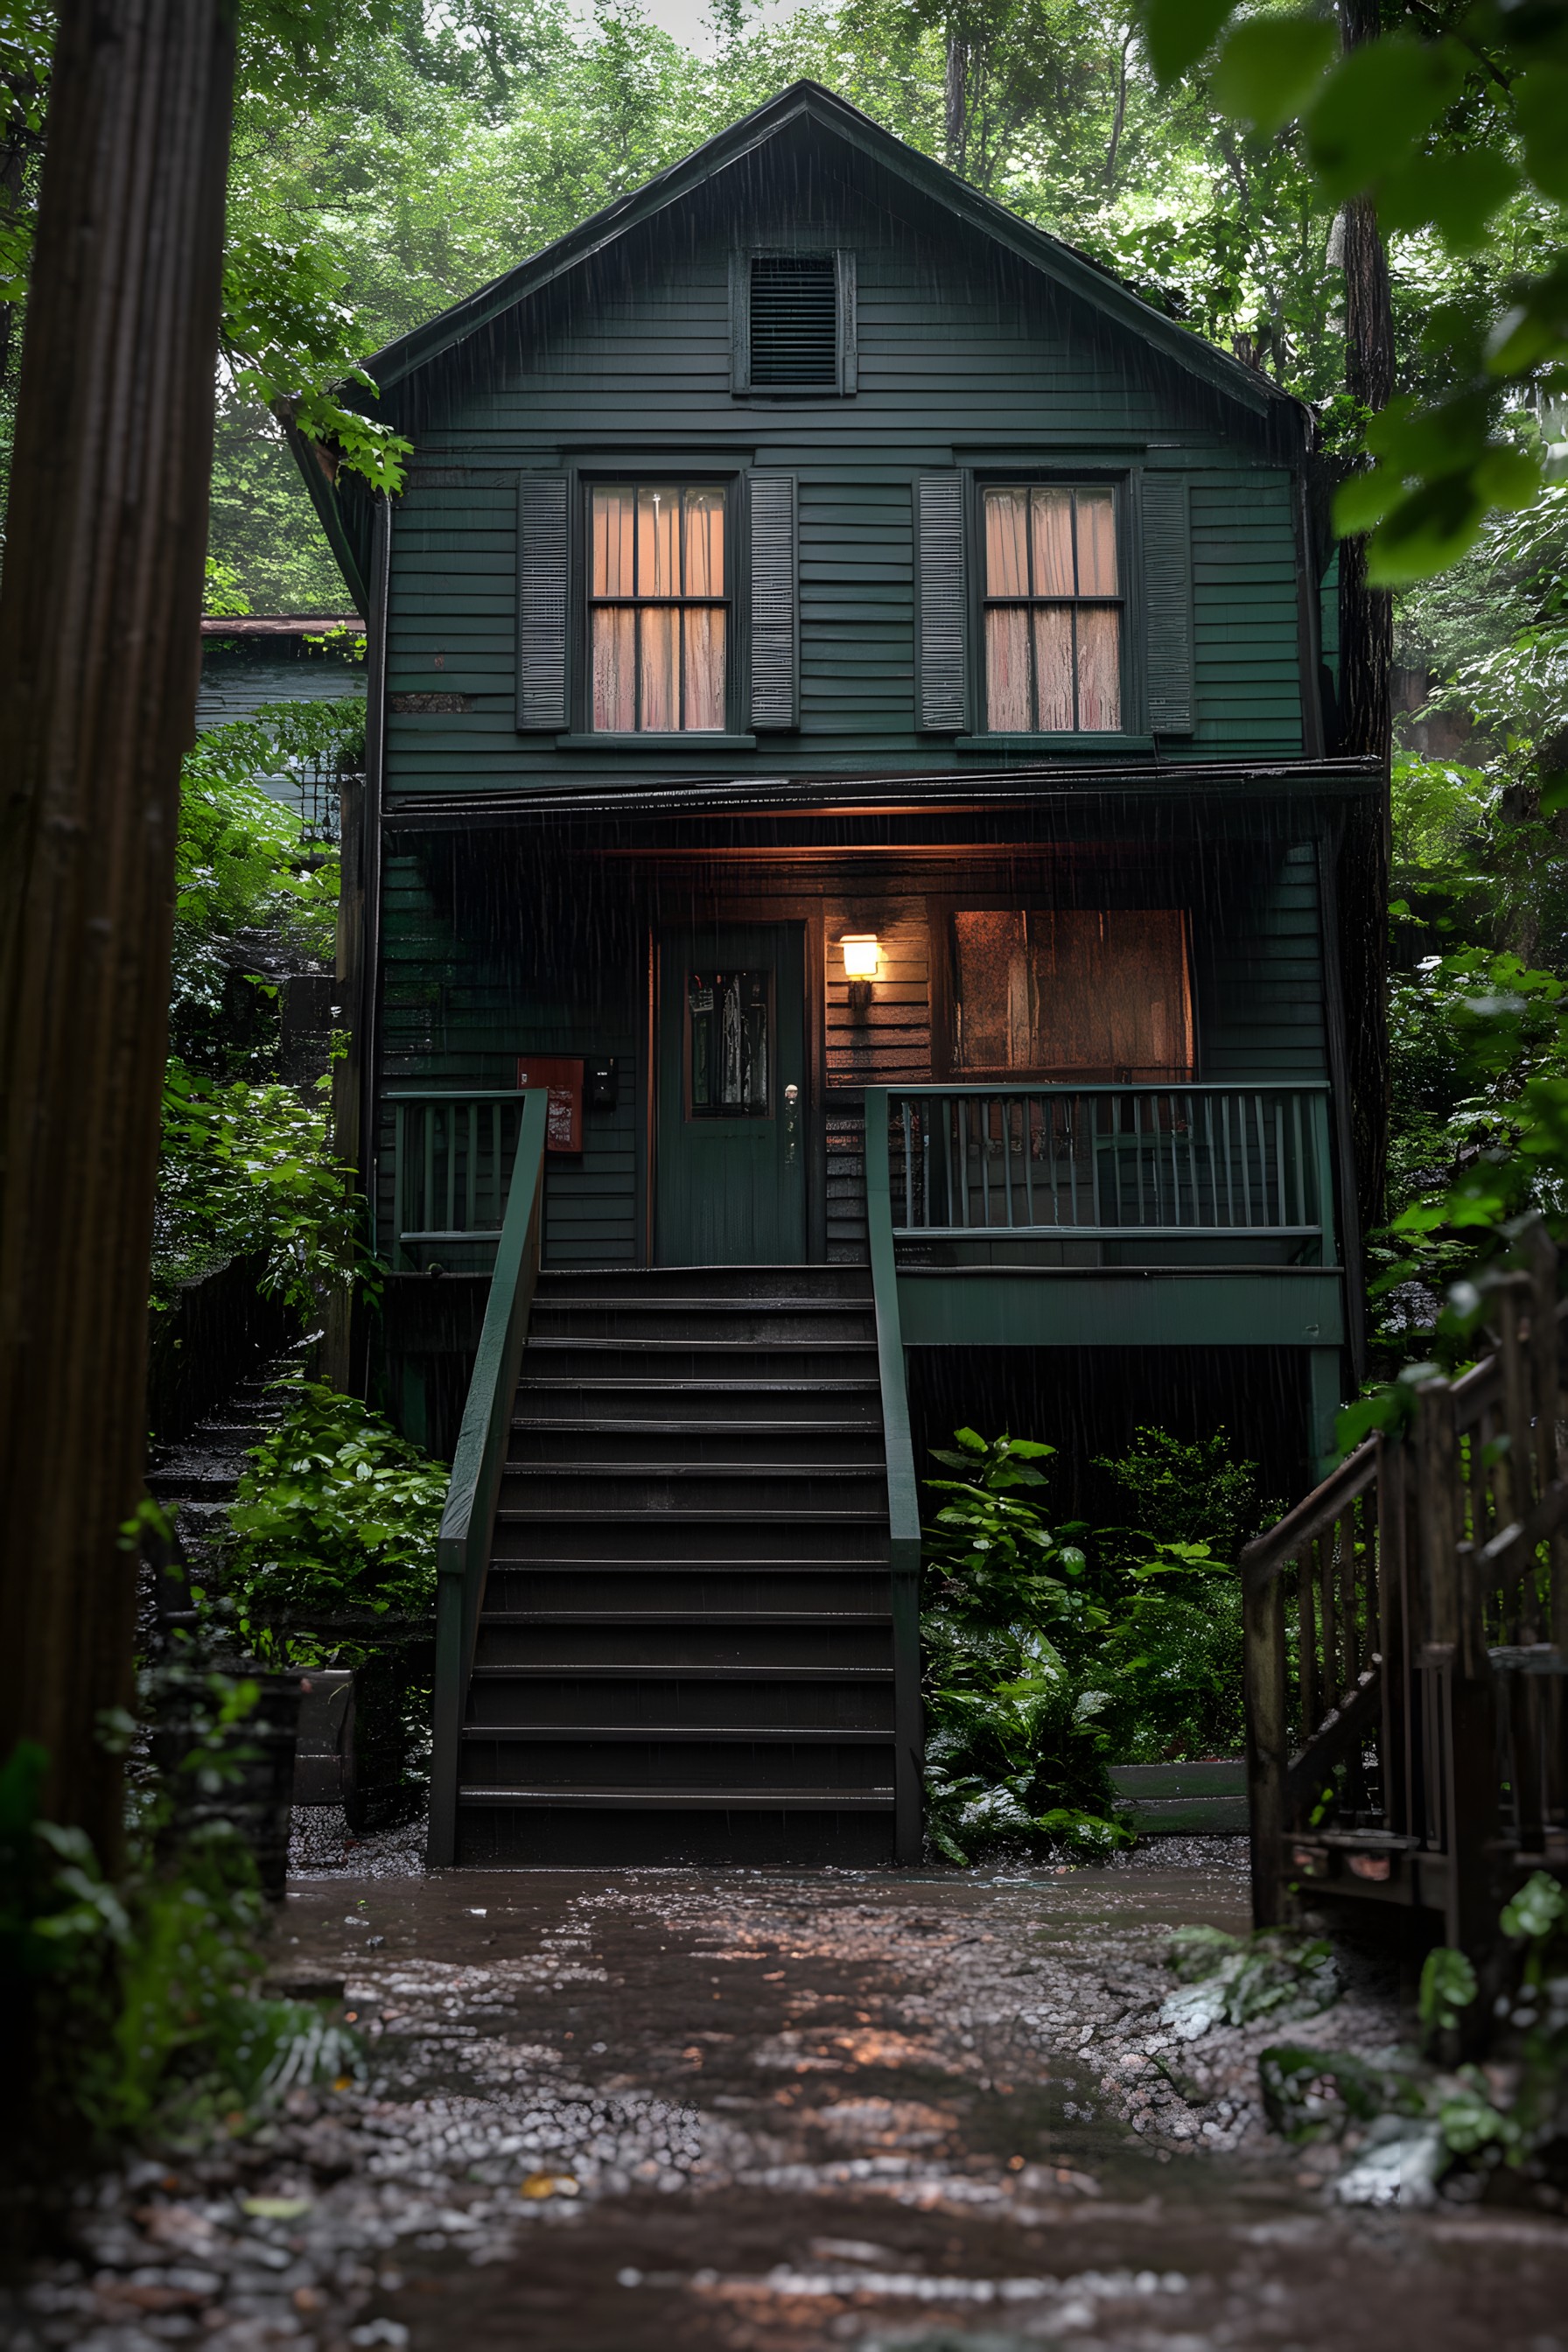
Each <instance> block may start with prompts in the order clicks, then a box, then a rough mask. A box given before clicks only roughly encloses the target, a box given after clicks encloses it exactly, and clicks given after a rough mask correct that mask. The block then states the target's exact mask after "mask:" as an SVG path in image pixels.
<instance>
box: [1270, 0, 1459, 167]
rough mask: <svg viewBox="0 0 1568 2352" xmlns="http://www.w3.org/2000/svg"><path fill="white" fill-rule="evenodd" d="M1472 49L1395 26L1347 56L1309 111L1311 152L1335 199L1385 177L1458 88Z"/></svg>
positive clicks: (1413, 145) (1420, 137)
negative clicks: (1421, 38) (1424, 38)
mask: <svg viewBox="0 0 1568 2352" xmlns="http://www.w3.org/2000/svg"><path fill="white" fill-rule="evenodd" d="M1466 70H1467V67H1466V58H1465V53H1464V51H1463V50H1462V49H1461V48H1460V47H1458V43H1457V42H1454V41H1450V40H1447V39H1444V40H1440V41H1431V42H1427V41H1418V40H1416V39H1415V37H1413V36H1412V35H1410V34H1406V33H1391V34H1385V35H1384V36H1383V37H1381V38H1380V39H1378V40H1375V41H1368V42H1367V43H1365V44H1364V46H1363V47H1360V48H1356V49H1352V51H1351V53H1350V55H1349V56H1348V57H1346V58H1342V60H1341V62H1340V63H1339V64H1338V65H1337V66H1336V67H1335V68H1334V70H1333V72H1332V73H1331V75H1330V76H1329V79H1328V80H1327V82H1326V83H1325V84H1324V87H1323V92H1322V95H1321V98H1320V99H1319V100H1318V102H1317V104H1316V105H1315V106H1314V107H1313V108H1312V110H1311V112H1310V115H1309V116H1308V118H1307V152H1308V156H1309V159H1310V162H1311V164H1312V166H1313V169H1314V171H1315V172H1316V173H1317V176H1318V181H1319V184H1320V186H1321V189H1322V192H1323V194H1324V195H1325V196H1327V198H1328V199H1329V201H1330V202H1331V204H1342V203H1344V201H1345V199H1346V198H1347V197H1349V196H1353V195H1355V194H1358V193H1360V191H1362V190H1363V189H1365V188H1371V187H1374V186H1376V185H1378V184H1380V183H1381V182H1382V181H1383V180H1384V178H1385V177H1386V176H1387V174H1388V173H1390V172H1391V171H1393V170H1394V169H1396V168H1397V166H1398V165H1399V164H1401V163H1404V162H1405V160H1406V158H1407V157H1408V156H1410V155H1411V154H1412V153H1413V152H1414V151H1415V146H1416V143H1417V142H1418V141H1419V140H1420V139H1422V138H1423V137H1424V136H1425V134H1426V132H1427V131H1429V130H1430V129H1431V128H1432V125H1433V124H1434V122H1435V121H1436V119H1437V117H1438V115H1439V114H1441V113H1442V112H1443V110H1444V109H1445V108H1446V107H1447V106H1449V105H1450V104H1451V103H1452V102H1453V100H1455V99H1456V98H1457V97H1458V94H1459V91H1460V90H1461V89H1463V87H1464V82H1465V74H1466Z"/></svg>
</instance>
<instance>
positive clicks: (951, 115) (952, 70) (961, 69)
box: [942, 26, 970, 176]
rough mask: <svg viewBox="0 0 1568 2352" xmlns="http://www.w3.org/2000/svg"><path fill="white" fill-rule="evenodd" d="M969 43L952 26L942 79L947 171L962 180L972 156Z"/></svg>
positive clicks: (949, 31) (949, 32) (949, 30)
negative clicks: (960, 177) (970, 153)
mask: <svg viewBox="0 0 1568 2352" xmlns="http://www.w3.org/2000/svg"><path fill="white" fill-rule="evenodd" d="M969 62H970V47H969V43H968V42H967V41H966V40H964V39H963V36H962V35H961V34H960V33H958V32H957V31H956V30H955V29H953V28H952V26H950V27H949V29H948V36H947V64H946V70H945V72H944V74H943V77H942V111H943V116H944V121H943V132H944V145H945V148H946V163H947V168H948V170H949V171H950V172H957V173H959V174H960V175H961V176H962V174H963V168H964V165H965V163H966V162H967V161H968V154H969Z"/></svg>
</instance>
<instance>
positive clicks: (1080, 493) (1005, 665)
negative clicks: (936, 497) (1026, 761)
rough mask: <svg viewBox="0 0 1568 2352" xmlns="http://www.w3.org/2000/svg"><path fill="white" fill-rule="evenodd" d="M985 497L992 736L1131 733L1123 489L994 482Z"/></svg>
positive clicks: (985, 611) (987, 715) (985, 490)
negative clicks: (1125, 687)
mask: <svg viewBox="0 0 1568 2352" xmlns="http://www.w3.org/2000/svg"><path fill="white" fill-rule="evenodd" d="M980 500H981V530H980V540H981V566H982V572H981V580H982V591H981V601H982V609H983V614H984V664H985V706H984V707H985V729H986V731H987V733H989V734H993V735H1056V734H1062V735H1097V734H1106V733H1115V732H1119V731H1120V730H1121V728H1122V726H1123V723H1124V722H1123V719H1122V632H1123V623H1122V604H1123V599H1122V591H1121V566H1120V561H1119V558H1118V553H1117V544H1116V541H1117V514H1116V493H1115V492H1114V490H1112V489H1109V488H1101V489H1090V488H1068V487H1067V486H1066V485H1063V484H1058V483H1048V484H1047V483H1039V482H1037V483H1030V484H1023V485H1017V486H1014V485H985V486H984V487H983V488H982V489H981V493H980Z"/></svg>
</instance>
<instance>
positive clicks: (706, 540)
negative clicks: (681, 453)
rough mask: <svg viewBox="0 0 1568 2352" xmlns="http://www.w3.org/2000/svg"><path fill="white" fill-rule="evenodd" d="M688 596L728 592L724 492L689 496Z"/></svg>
mask: <svg viewBox="0 0 1568 2352" xmlns="http://www.w3.org/2000/svg"><path fill="white" fill-rule="evenodd" d="M685 593H686V594H687V595H688V596H721V595H722V594H723V593H724V493H723V491H722V490H688V491H687V493H686V588H685Z"/></svg>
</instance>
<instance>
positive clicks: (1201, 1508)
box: [1093, 1427, 1258, 1561]
mask: <svg viewBox="0 0 1568 2352" xmlns="http://www.w3.org/2000/svg"><path fill="white" fill-rule="evenodd" d="M1093 1466H1094V1467H1095V1469H1097V1470H1099V1471H1101V1472H1103V1473H1104V1475H1105V1476H1106V1478H1107V1479H1108V1480H1109V1482H1110V1486H1111V1489H1112V1491H1113V1494H1114V1496H1115V1499H1116V1503H1117V1504H1118V1505H1119V1506H1120V1507H1121V1510H1122V1511H1124V1512H1125V1514H1126V1517H1127V1520H1128V1523H1129V1528H1130V1529H1135V1530H1136V1531H1137V1532H1136V1538H1135V1540H1136V1543H1137V1545H1138V1546H1139V1548H1140V1549H1142V1547H1144V1546H1146V1545H1147V1544H1148V1543H1150V1542H1152V1543H1154V1544H1156V1545H1172V1546H1182V1545H1194V1544H1198V1545H1203V1546H1205V1547H1207V1549H1209V1550H1210V1551H1211V1552H1212V1553H1213V1554H1215V1556H1216V1557H1217V1559H1220V1560H1222V1561H1224V1560H1231V1561H1233V1560H1235V1559H1237V1558H1238V1556H1239V1554H1240V1551H1241V1548H1242V1546H1243V1545H1244V1544H1245V1543H1247V1542H1248V1541H1249V1540H1250V1538H1252V1537H1253V1536H1255V1535H1256V1534H1257V1532H1258V1465H1257V1464H1256V1463H1253V1462H1238V1461H1237V1459H1236V1458H1235V1456H1234V1454H1232V1453H1231V1450H1230V1441H1229V1439H1228V1438H1227V1437H1226V1433H1225V1432H1224V1430H1223V1429H1218V1430H1215V1433H1214V1435H1213V1436H1212V1437H1202V1438H1197V1439H1193V1440H1184V1439H1182V1438H1178V1437H1173V1435H1172V1434H1171V1433H1170V1431H1169V1430H1165V1429H1151V1428H1147V1427H1140V1428H1138V1429H1135V1430H1134V1431H1133V1433H1132V1443H1131V1446H1130V1447H1129V1448H1128V1450H1127V1452H1126V1453H1125V1454H1117V1455H1110V1454H1100V1455H1097V1456H1096V1458H1095V1462H1094V1465H1093ZM1113 1532H1114V1531H1112V1530H1109V1529H1102V1530H1101V1531H1100V1540H1101V1544H1102V1546H1103V1545H1104V1543H1105V1542H1106V1540H1107V1538H1109V1537H1110V1535H1111V1534H1112V1533H1113Z"/></svg>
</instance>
